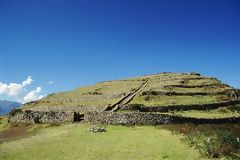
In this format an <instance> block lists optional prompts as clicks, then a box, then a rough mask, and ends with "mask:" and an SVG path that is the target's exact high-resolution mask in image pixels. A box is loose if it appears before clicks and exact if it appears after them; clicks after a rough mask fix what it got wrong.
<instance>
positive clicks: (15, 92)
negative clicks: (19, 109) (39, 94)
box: [0, 76, 33, 97]
mask: <svg viewBox="0 0 240 160" xmlns="http://www.w3.org/2000/svg"><path fill="white" fill-rule="evenodd" d="M32 82H33V79H32V77H31V76H28V77H27V79H26V80H25V81H23V82H22V83H9V84H6V83H3V82H0V95H1V94H3V95H7V96H9V97H17V96H19V94H20V93H21V92H22V91H23V90H24V87H26V86H27V85H30V84H31V83H32Z"/></svg>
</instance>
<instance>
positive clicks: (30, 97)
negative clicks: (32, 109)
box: [23, 87, 44, 103]
mask: <svg viewBox="0 0 240 160" xmlns="http://www.w3.org/2000/svg"><path fill="white" fill-rule="evenodd" d="M41 91H42V87H37V88H36V89H35V90H33V91H30V92H28V93H27V94H26V95H25V97H24V98H23V103H26V102H30V101H36V100H39V99H42V98H43V97H44V95H40V94H39V93H40V92H41Z"/></svg>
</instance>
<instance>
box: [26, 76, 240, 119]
mask: <svg viewBox="0 0 240 160" xmlns="http://www.w3.org/2000/svg"><path fill="white" fill-rule="evenodd" d="M239 107H240V106H239V93H238V91H237V90H236V89H234V88H233V87H231V86H228V85H226V84H224V83H222V82H221V81H219V80H217V79H216V78H212V77H204V76H201V75H200V74H198V73H168V72H167V73H159V74H154V75H148V76H142V77H136V78H129V79H124V80H114V81H105V82H100V83H97V84H95V85H92V86H87V87H81V88H77V89H75V90H73V91H69V92H62V93H56V94H51V95H48V96H47V97H45V98H43V99H41V100H38V101H35V102H30V103H27V104H25V105H24V106H23V109H24V110H33V111H71V110H74V111H76V110H77V111H80V112H81V111H82V112H84V111H86V110H87V111H115V112H154V113H164V114H169V115H174V116H176V115H177V116H187V117H200V118H204V117H207V118H225V117H240V113H239V111H240V109H239Z"/></svg>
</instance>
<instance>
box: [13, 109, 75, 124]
mask: <svg viewBox="0 0 240 160" xmlns="http://www.w3.org/2000/svg"><path fill="white" fill-rule="evenodd" d="M73 121H74V112H55V111H48V112H45V111H31V110H25V111H22V110H18V111H16V112H15V113H12V114H10V115H9V122H10V123H26V124H34V123H65V122H73Z"/></svg>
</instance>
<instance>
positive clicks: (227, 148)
mask: <svg viewBox="0 0 240 160" xmlns="http://www.w3.org/2000/svg"><path fill="white" fill-rule="evenodd" d="M229 127H230V128H229ZM167 129H170V130H171V131H172V132H173V133H175V134H183V135H185V137H184V140H185V141H187V142H188V143H189V144H190V145H191V146H195V147H196V148H198V149H199V151H200V153H201V154H202V155H204V156H206V157H209V158H222V157H228V158H231V157H232V156H234V153H238V150H239V149H240V140H239V137H237V136H236V135H234V134H233V133H234V131H233V130H232V129H235V131H237V132H238V131H239V129H240V126H232V127H231V126H229V125H226V126H224V125H221V126H218V125H194V124H184V125H169V126H168V127H167ZM238 134H239V133H238ZM232 158H233V157H232Z"/></svg>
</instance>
